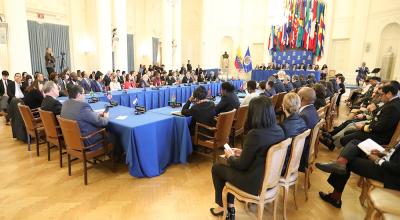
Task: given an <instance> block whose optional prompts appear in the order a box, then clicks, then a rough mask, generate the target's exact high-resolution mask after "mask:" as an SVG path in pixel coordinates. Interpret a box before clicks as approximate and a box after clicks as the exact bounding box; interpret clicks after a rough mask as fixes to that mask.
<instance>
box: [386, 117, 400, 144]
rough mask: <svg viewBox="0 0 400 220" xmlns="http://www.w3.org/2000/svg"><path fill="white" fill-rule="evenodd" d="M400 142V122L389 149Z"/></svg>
mask: <svg viewBox="0 0 400 220" xmlns="http://www.w3.org/2000/svg"><path fill="white" fill-rule="evenodd" d="M399 141H400V122H399V123H397V127H396V130H395V131H394V133H393V135H392V138H391V139H390V142H389V144H388V145H387V146H388V147H389V148H391V147H394V146H395V145H396V144H397V143H398V142H399Z"/></svg>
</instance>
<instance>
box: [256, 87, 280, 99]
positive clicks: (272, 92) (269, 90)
mask: <svg viewBox="0 0 400 220" xmlns="http://www.w3.org/2000/svg"><path fill="white" fill-rule="evenodd" d="M260 95H266V96H267V97H271V96H274V95H276V91H275V89H274V88H271V89H266V90H265V92H264V93H262V94H260Z"/></svg>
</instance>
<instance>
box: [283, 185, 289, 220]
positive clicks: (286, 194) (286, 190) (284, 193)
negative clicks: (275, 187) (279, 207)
mask: <svg viewBox="0 0 400 220" xmlns="http://www.w3.org/2000/svg"><path fill="white" fill-rule="evenodd" d="M283 188H284V190H283V219H285V220H287V216H286V208H287V197H288V194H289V186H284V187H283Z"/></svg>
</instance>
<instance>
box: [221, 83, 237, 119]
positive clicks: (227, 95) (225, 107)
mask: <svg viewBox="0 0 400 220" xmlns="http://www.w3.org/2000/svg"><path fill="white" fill-rule="evenodd" d="M234 90H235V87H234V86H233V85H232V84H231V83H230V82H223V83H222V84H221V101H220V102H219V103H218V105H217V106H216V107H215V112H216V114H217V115H218V114H219V113H221V112H229V111H231V110H233V109H238V108H239V106H240V102H239V99H238V97H237V95H236V94H235V93H234Z"/></svg>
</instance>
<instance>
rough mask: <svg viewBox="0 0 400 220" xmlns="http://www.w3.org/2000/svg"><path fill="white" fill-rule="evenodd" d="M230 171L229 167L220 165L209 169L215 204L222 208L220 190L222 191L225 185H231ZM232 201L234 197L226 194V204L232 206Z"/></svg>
mask: <svg viewBox="0 0 400 220" xmlns="http://www.w3.org/2000/svg"><path fill="white" fill-rule="evenodd" d="M230 171H231V169H230V168H229V167H227V166H225V165H222V164H214V165H213V166H212V169H211V172H212V178H213V183H214V189H215V203H217V204H218V205H219V206H221V207H222V206H223V203H222V190H223V189H224V186H225V183H226V182H231V183H232V177H233V175H232V173H231V172H230ZM234 201H235V197H234V196H233V195H232V194H230V193H228V203H229V204H233V203H234Z"/></svg>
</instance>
